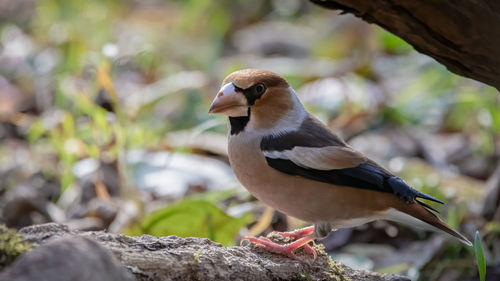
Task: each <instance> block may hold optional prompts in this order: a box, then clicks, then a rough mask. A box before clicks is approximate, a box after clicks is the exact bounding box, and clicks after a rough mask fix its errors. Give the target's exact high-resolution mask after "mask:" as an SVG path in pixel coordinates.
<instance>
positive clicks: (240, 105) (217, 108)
mask: <svg viewBox="0 0 500 281" xmlns="http://www.w3.org/2000/svg"><path fill="white" fill-rule="evenodd" d="M208 113H220V114H224V115H227V116H230V117H239V116H247V115H248V106H247V100H246V98H245V96H244V95H243V94H242V93H240V92H238V91H236V88H235V87H234V85H233V83H227V84H225V85H224V86H222V88H221V89H220V91H219V93H218V94H217V96H215V99H214V101H213V102H212V105H211V106H210V109H209V110H208Z"/></svg>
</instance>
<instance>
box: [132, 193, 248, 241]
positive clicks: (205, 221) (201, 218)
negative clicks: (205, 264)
mask: <svg viewBox="0 0 500 281" xmlns="http://www.w3.org/2000/svg"><path fill="white" fill-rule="evenodd" d="M251 221H252V213H251V212H248V213H246V214H244V215H243V216H242V217H240V218H233V217H231V216H229V215H227V214H226V213H225V212H224V211H222V210H221V209H219V208H218V207H217V206H215V205H214V204H212V203H210V202H207V201H200V200H189V199H187V200H183V201H181V202H179V203H177V204H174V205H169V206H167V207H165V208H163V209H160V210H156V211H154V212H152V213H151V214H148V215H146V216H145V217H144V218H143V219H142V221H141V222H140V223H139V224H138V225H135V226H132V227H131V228H130V229H128V230H127V231H125V233H126V234H128V235H141V234H150V235H154V236H165V235H178V236H181V237H208V238H210V239H211V240H213V241H216V242H219V243H221V244H223V245H233V244H234V238H235V236H236V235H237V234H238V232H239V230H240V229H241V228H242V227H244V226H246V225H247V224H249V223H250V222H251Z"/></svg>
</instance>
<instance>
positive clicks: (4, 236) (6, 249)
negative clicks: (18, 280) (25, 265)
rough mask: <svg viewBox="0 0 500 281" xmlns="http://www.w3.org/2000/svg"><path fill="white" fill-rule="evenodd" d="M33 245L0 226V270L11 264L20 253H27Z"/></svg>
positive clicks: (12, 231)
mask: <svg viewBox="0 0 500 281" xmlns="http://www.w3.org/2000/svg"><path fill="white" fill-rule="evenodd" d="M33 246H35V244H34V243H31V242H28V241H26V239H24V237H23V236H21V235H19V234H17V233H16V232H15V231H14V230H11V229H8V228H7V227H6V226H5V225H3V224H0V270H2V269H3V268H5V267H6V266H8V265H9V264H11V263H12V262H13V261H14V260H15V259H16V258H17V257H19V256H20V255H21V254H22V253H24V252H27V251H29V250H30V249H31V248H32V247H33Z"/></svg>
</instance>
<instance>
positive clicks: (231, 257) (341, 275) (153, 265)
mask: <svg viewBox="0 0 500 281" xmlns="http://www.w3.org/2000/svg"><path fill="white" fill-rule="evenodd" d="M19 233H20V234H22V235H23V236H24V237H26V239H27V240H29V241H31V242H36V243H38V244H41V245H42V246H40V247H39V248H37V250H38V249H42V247H43V245H49V244H50V245H54V242H51V241H54V240H53V239H61V238H63V239H64V238H66V239H65V240H64V241H72V240H73V241H77V240H76V239H79V240H81V241H91V240H93V241H97V242H98V243H99V244H100V245H102V246H104V247H105V248H107V249H108V250H110V251H111V252H112V253H113V255H114V256H115V257H116V259H118V260H119V261H120V262H121V264H123V265H124V266H125V267H126V268H128V270H129V271H130V272H132V273H133V274H134V275H135V278H136V279H137V280H154V281H160V280H353V281H356V280H373V281H385V280H391V281H396V280H408V279H406V278H404V277H400V276H395V275H381V274H377V273H372V272H366V271H356V270H353V269H351V268H349V267H346V266H344V265H341V264H339V263H336V262H333V261H332V260H331V259H330V258H328V256H326V254H325V253H324V251H322V250H321V246H315V247H317V248H318V254H319V256H318V258H317V259H316V260H315V261H314V262H312V263H311V264H306V263H301V262H298V261H294V260H291V259H288V258H284V257H282V256H279V255H275V254H271V253H268V252H266V251H264V250H261V249H259V248H256V247H254V246H252V245H247V246H234V247H223V246H221V245H220V244H218V243H215V242H212V241H210V240H209V239H205V238H180V237H177V236H167V237H153V236H149V235H142V236H140V237H131V236H126V235H122V234H112V233H105V232H102V231H97V232H76V231H70V230H69V229H68V227H66V226H64V225H58V224H54V223H50V224H43V225H35V226H30V227H26V228H23V229H21V230H20V231H19ZM82 239H83V240H82ZM56 241H61V240H56ZM85 243H88V242H85ZM33 252H34V251H33ZM61 255H64V254H63V253H61ZM299 256H300V257H302V258H303V259H304V260H309V261H311V260H310V257H309V256H307V255H306V254H305V253H299ZM47 268H49V267H47ZM81 268H83V269H85V268H86V267H84V266H83V265H82V266H81ZM19 280H25V279H19ZM68 280H69V279H68ZM78 280H80V279H78ZM88 280H97V279H88ZM110 280H112V279H110Z"/></svg>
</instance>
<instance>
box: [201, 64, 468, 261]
mask: <svg viewBox="0 0 500 281" xmlns="http://www.w3.org/2000/svg"><path fill="white" fill-rule="evenodd" d="M209 113H220V114H224V115H227V116H228V118H229V147H228V153H229V161H230V164H231V167H232V169H233V170H234V173H235V174H236V177H237V178H238V180H239V181H240V182H241V183H242V184H243V186H244V187H245V188H246V189H248V191H250V193H252V194H253V195H254V196H255V197H257V198H258V199H259V200H261V201H262V202H264V203H266V204H267V205H269V206H271V207H273V208H275V209H277V210H279V211H281V212H283V213H285V214H287V215H289V216H292V217H295V218H298V219H301V220H304V221H307V222H311V223H313V224H314V226H311V227H306V228H303V229H299V230H296V231H293V232H283V233H279V234H281V235H283V236H288V237H291V238H292V240H293V242H292V243H289V244H285V245H280V244H277V243H274V242H272V241H271V240H270V239H268V238H266V237H259V238H253V237H246V238H245V239H246V240H249V241H250V242H252V243H256V245H257V246H258V247H261V248H265V249H267V250H269V251H271V252H273V253H279V254H282V255H285V256H288V257H290V258H294V259H295V258H296V256H295V254H294V251H295V250H296V249H298V248H300V247H304V250H305V251H306V252H308V253H310V254H312V255H313V256H314V257H316V252H315V251H314V250H313V249H312V247H311V246H309V245H308V243H309V242H310V241H312V240H314V239H316V238H321V237H324V236H326V235H327V234H328V233H329V232H330V231H332V230H333V229H337V228H345V227H354V226H358V225H361V224H364V223H367V222H371V221H374V220H379V219H385V220H392V221H397V222H403V223H407V224H410V225H416V226H423V227H425V228H430V229H439V230H442V231H444V232H446V233H448V234H450V235H452V236H454V237H456V238H458V239H459V240H460V241H462V242H463V243H465V244H467V245H471V243H470V242H469V240H467V238H465V237H464V236H463V235H461V234H460V233H458V232H456V231H454V230H453V229H451V228H450V227H449V226H447V225H446V224H445V223H444V222H442V221H441V220H440V219H439V218H438V217H437V216H436V215H435V214H434V213H433V212H432V211H434V210H433V209H432V208H431V207H430V206H429V205H427V204H426V203H424V202H423V201H422V199H425V200H430V201H434V202H439V203H442V202H441V201H439V200H437V199H436V198H434V197H432V196H429V195H427V194H424V193H422V192H419V191H417V190H415V189H413V188H411V187H410V186H408V185H407V184H406V183H405V182H404V181H403V180H402V179H400V178H398V177H397V176H395V175H393V174H392V173H391V172H389V171H388V170H386V169H384V168H383V167H382V166H380V165H379V164H377V163H375V162H374V161H372V160H370V159H368V158H367V157H366V156H365V155H363V154H362V153H360V152H358V151H356V150H355V149H353V148H352V147H350V146H349V145H348V144H347V143H346V142H345V141H343V140H342V139H341V138H340V137H338V136H337V135H336V134H335V133H333V132H331V131H330V130H329V129H328V127H326V126H325V125H323V124H322V123H321V122H320V121H318V120H317V119H316V118H315V117H314V116H312V115H311V114H309V113H308V112H307V110H306V109H305V108H304V106H303V105H302V104H301V102H300V101H299V99H298V98H297V96H296V94H295V92H294V90H293V89H292V88H291V87H290V85H288V83H287V82H286V81H285V79H283V78H282V77H281V76H279V75H278V74H276V73H273V72H270V71H265V70H259V69H244V70H239V71H236V72H233V73H231V74H230V75H229V76H227V77H226V78H225V79H224V81H223V82H222V88H221V89H220V91H219V93H218V94H217V96H216V97H215V99H214V101H213V103H212V105H211V107H210V110H209Z"/></svg>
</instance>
